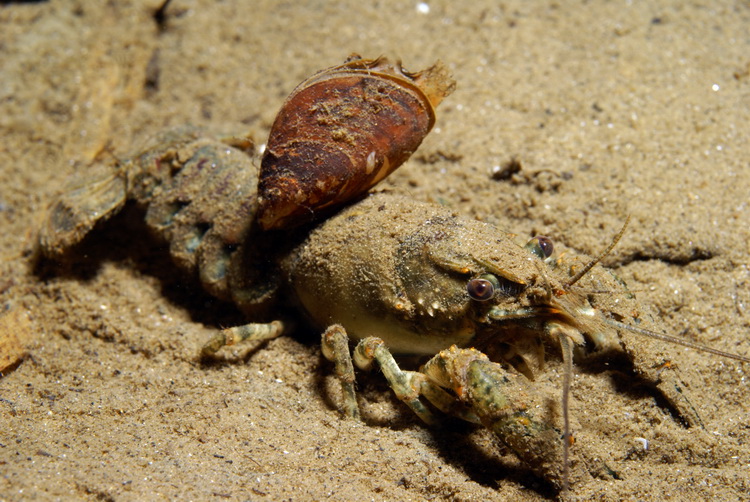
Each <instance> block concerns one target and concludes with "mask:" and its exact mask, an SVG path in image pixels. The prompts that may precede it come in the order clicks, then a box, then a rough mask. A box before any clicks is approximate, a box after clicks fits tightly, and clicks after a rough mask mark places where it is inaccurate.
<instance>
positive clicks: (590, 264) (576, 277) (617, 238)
mask: <svg viewBox="0 0 750 502" xmlns="http://www.w3.org/2000/svg"><path fill="white" fill-rule="evenodd" d="M628 223H630V215H628V217H627V218H626V219H625V224H624V225H623V226H622V228H621V229H620V232H619V233H618V234H617V235H616V236H615V238H614V239H612V243H611V244H610V245H609V247H607V249H605V250H604V252H603V253H601V254H600V255H599V256H597V257H596V258H594V259H593V260H591V261H590V262H588V263H587V264H586V266H585V267H583V268H582V269H581V271H580V272H578V273H577V274H576V275H574V276H573V277H572V278H571V279H570V280H569V281H568V282H567V283H566V284H565V287H566V288H569V287H571V286H572V285H573V284H575V283H576V282H578V281H579V280H580V279H581V277H583V276H584V275H586V274H587V273H588V272H589V270H591V269H592V268H594V265H596V264H597V263H599V262H600V261H601V260H602V258H604V257H605V256H607V255H608V254H609V253H610V252H611V251H612V250H613V249H614V248H615V246H616V245H617V243H618V242H620V239H621V238H622V236H623V234H624V233H625V229H626V228H628Z"/></svg>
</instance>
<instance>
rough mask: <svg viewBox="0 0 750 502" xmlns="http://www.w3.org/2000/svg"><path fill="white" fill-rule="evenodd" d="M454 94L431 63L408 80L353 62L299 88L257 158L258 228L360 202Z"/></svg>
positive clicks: (377, 63)
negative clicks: (362, 196)
mask: <svg viewBox="0 0 750 502" xmlns="http://www.w3.org/2000/svg"><path fill="white" fill-rule="evenodd" d="M454 88H455V82H454V81H453V79H452V78H451V76H450V74H449V72H448V70H447V68H446V67H445V66H444V65H443V64H442V63H441V62H439V61H438V62H437V63H435V64H434V65H433V66H432V67H430V68H428V69H426V70H424V71H421V72H419V73H409V72H407V71H405V70H404V69H403V68H402V67H401V64H400V63H391V62H390V61H389V60H388V59H386V58H378V59H375V60H367V59H361V58H360V57H359V56H356V55H355V56H351V57H350V58H349V59H348V60H347V62H346V63H344V64H343V65H340V66H336V67H333V68H329V69H327V70H323V71H321V72H319V73H317V74H315V75H313V76H312V77H310V78H309V79H307V80H305V81H304V82H302V83H301V84H300V85H299V86H297V88H296V89H295V90H294V91H293V92H292V94H291V95H290V96H289V97H288V98H287V100H286V102H285V103H284V105H283V106H282V108H281V111H280V112H279V114H278V115H277V116H276V120H275V121H274V124H273V126H272V128H271V134H270V137H269V139H268V143H267V145H266V149H265V152H264V154H263V160H262V163H261V169H260V181H259V185H258V194H259V208H258V222H259V223H260V225H261V227H262V228H264V229H266V230H269V229H278V228H290V227H294V226H297V225H300V224H302V223H306V222H309V221H311V220H312V219H314V218H315V217H316V216H318V215H319V214H320V213H323V212H328V211H330V210H332V209H334V208H336V207H338V206H341V205H342V204H344V203H346V202H347V201H350V200H352V199H354V198H356V197H358V196H360V195H362V194H364V193H365V192H366V191H367V190H369V189H370V188H371V187H372V186H374V185H375V184H377V183H378V182H379V181H381V180H382V179H383V178H385V177H386V176H388V175H389V174H390V173H391V172H392V171H393V170H394V169H396V168H397V167H399V166H400V165H401V164H403V163H404V162H405V161H406V159H408V158H409V156H411V154H412V153H413V152H414V151H415V150H416V149H417V147H418V146H419V145H420V143H422V140H423V139H424V138H425V136H427V133H429V132H430V129H432V126H433V125H434V123H435V107H436V106H437V105H438V104H439V103H440V102H441V101H442V100H443V98H445V97H446V96H448V94H450V93H451V92H452V91H453V89H454Z"/></svg>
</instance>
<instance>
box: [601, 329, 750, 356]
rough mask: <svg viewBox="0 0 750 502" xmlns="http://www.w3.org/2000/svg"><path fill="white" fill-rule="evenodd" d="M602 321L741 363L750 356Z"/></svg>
mask: <svg viewBox="0 0 750 502" xmlns="http://www.w3.org/2000/svg"><path fill="white" fill-rule="evenodd" d="M602 321H603V322H604V323H605V324H608V325H610V326H612V327H614V328H620V329H624V330H626V331H630V332H631V333H636V334H638V335H642V336H646V337H649V338H654V339H656V340H661V341H663V342H668V343H673V344H675V345H682V346H683V347H689V348H691V349H695V350H699V351H701V352H708V353H709V354H714V355H717V356H721V357H726V358H728V359H734V360H736V361H741V362H743V363H750V357H746V356H741V355H739V354H733V353H731V352H725V351H723V350H719V349H714V348H713V347H709V346H707V345H702V344H700V343H695V342H691V341H690V340H683V339H682V338H677V337H676V336H672V335H665V334H664V333H657V332H656V331H651V330H648V329H643V328H637V327H635V326H630V325H629V324H624V323H621V322H617V321H613V320H612V319H607V318H602Z"/></svg>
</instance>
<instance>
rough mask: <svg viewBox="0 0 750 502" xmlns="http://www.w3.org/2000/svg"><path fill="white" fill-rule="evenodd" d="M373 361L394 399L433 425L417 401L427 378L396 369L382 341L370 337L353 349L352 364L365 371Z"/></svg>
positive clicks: (430, 415)
mask: <svg viewBox="0 0 750 502" xmlns="http://www.w3.org/2000/svg"><path fill="white" fill-rule="evenodd" d="M373 361H377V363H378V366H380V370H381V371H382V372H383V376H385V379H386V380H387V381H388V385H390V387H391V389H393V392H395V393H396V397H398V398H399V399H400V400H401V401H403V402H404V403H406V404H407V405H408V406H409V408H411V409H412V411H413V412H414V413H416V414H417V416H418V417H419V418H421V419H422V420H423V421H425V422H426V423H428V424H434V423H435V417H434V416H433V415H432V413H431V412H430V410H428V409H427V408H426V407H425V405H424V403H422V401H420V400H419V396H420V394H421V393H422V388H423V386H424V384H425V383H426V382H427V378H426V377H425V376H424V375H423V374H422V373H419V372H416V371H403V370H402V369H401V368H399V367H398V363H396V361H395V360H394V359H393V355H392V354H391V353H390V351H389V350H388V348H387V347H386V346H385V343H384V342H383V340H381V339H380V338H376V337H374V336H371V337H368V338H365V339H364V340H362V341H361V342H359V344H357V347H356V348H355V349H354V363H355V364H356V365H357V367H359V368H361V369H364V370H367V369H370V368H371V367H372V363H373Z"/></svg>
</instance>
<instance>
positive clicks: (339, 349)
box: [321, 324, 359, 419]
mask: <svg viewBox="0 0 750 502" xmlns="http://www.w3.org/2000/svg"><path fill="white" fill-rule="evenodd" d="M321 348H322V350H323V355H324V356H325V357H326V359H328V360H329V361H332V362H334V363H335V364H336V376H337V377H338V379H339V380H340V381H341V388H342V390H343V391H344V405H343V408H344V409H343V412H344V415H346V416H347V417H349V418H356V419H359V406H357V396H356V394H355V392H354V367H353V366H352V356H351V354H350V353H349V337H348V336H347V335H346V331H345V330H344V327H343V326H341V325H340V324H334V325H332V326H329V327H328V329H327V330H325V333H323V337H322V340H321Z"/></svg>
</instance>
